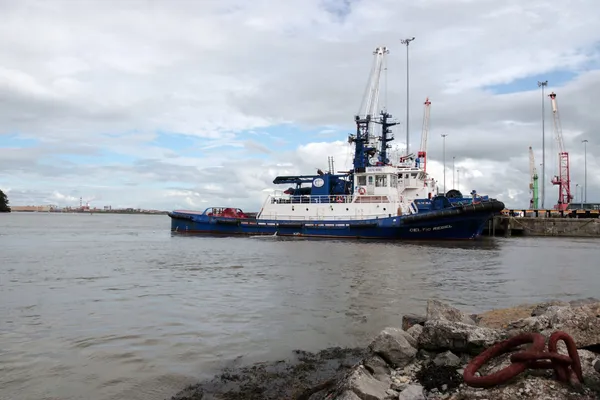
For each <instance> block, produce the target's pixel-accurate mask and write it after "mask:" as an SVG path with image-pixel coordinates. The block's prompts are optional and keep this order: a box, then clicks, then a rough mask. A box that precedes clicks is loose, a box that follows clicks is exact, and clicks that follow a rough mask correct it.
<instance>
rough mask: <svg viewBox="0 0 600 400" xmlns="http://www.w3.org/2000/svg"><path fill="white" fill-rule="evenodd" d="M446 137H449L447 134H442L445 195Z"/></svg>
mask: <svg viewBox="0 0 600 400" xmlns="http://www.w3.org/2000/svg"><path fill="white" fill-rule="evenodd" d="M446 136H448V134H447V133H442V143H443V144H442V149H443V150H442V153H443V160H444V195H446Z"/></svg>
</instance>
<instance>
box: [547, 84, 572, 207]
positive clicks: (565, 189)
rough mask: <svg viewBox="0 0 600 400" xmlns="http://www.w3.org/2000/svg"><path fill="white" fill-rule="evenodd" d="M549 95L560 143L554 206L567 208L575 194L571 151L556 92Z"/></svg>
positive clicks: (555, 177)
mask: <svg viewBox="0 0 600 400" xmlns="http://www.w3.org/2000/svg"><path fill="white" fill-rule="evenodd" d="M548 97H550V102H551V103H552V122H553V124H554V136H555V137H556V142H557V144H558V175H556V176H554V177H553V178H552V184H553V185H558V202H557V204H556V205H555V206H554V208H555V209H557V210H566V209H567V206H568V205H569V203H570V202H571V200H572V199H573V196H572V195H571V178H570V175H569V153H567V152H566V151H565V144H564V142H563V135H562V127H561V125H560V116H559V114H558V104H557V103H556V94H555V93H554V92H552V93H550V94H549V95H548Z"/></svg>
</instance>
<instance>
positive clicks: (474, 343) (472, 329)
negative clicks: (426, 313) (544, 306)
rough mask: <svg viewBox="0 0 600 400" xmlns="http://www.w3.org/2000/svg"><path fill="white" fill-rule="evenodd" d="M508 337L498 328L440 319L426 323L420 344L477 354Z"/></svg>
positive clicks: (426, 348) (436, 348)
mask: <svg viewBox="0 0 600 400" xmlns="http://www.w3.org/2000/svg"><path fill="white" fill-rule="evenodd" d="M507 337H508V336H507V334H506V333H505V332H503V331H499V330H496V329H490V328H485V327H480V326H476V325H471V324H465V323H461V322H450V321H446V320H439V319H438V320H433V321H427V322H426V323H425V326H424V327H423V332H422V333H421V335H420V336H419V342H418V344H419V347H421V348H423V349H425V350H451V351H453V352H455V353H469V354H473V355H476V354H479V353H481V351H483V350H484V349H485V348H487V347H490V346H491V345H493V344H495V343H496V342H499V341H501V340H504V339H506V338H507Z"/></svg>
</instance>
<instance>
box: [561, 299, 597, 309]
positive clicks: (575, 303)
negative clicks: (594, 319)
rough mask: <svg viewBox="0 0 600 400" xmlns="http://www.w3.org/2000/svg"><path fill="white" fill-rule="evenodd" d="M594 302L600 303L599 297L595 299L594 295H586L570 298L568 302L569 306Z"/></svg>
mask: <svg viewBox="0 0 600 400" xmlns="http://www.w3.org/2000/svg"><path fill="white" fill-rule="evenodd" d="M594 303H600V299H597V298H595V297H586V298H585V299H578V300H571V301H570V302H569V305H570V306H571V307H579V306H583V305H586V304H594Z"/></svg>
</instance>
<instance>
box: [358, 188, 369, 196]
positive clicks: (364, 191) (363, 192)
mask: <svg viewBox="0 0 600 400" xmlns="http://www.w3.org/2000/svg"><path fill="white" fill-rule="evenodd" d="M366 192H367V191H366V190H365V188H364V187H359V188H358V194H360V195H363V194H365V193H366Z"/></svg>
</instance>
